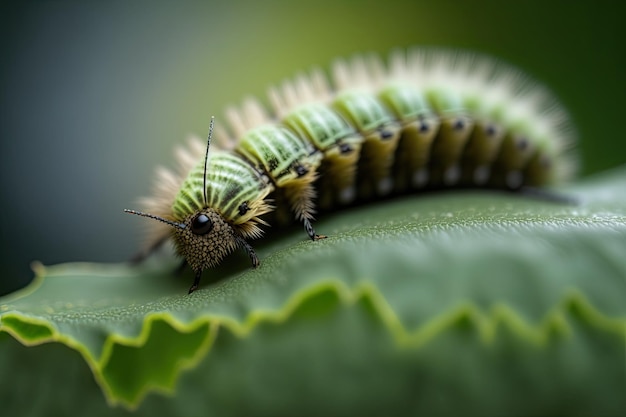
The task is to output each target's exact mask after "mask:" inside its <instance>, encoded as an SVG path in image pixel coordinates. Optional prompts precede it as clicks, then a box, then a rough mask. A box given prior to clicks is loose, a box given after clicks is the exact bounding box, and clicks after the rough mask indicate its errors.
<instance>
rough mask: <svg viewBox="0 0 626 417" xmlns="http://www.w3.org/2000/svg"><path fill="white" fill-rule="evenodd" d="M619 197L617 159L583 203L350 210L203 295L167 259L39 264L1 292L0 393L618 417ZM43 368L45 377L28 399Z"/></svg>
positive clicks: (17, 397) (139, 403)
mask: <svg viewBox="0 0 626 417" xmlns="http://www.w3.org/2000/svg"><path fill="white" fill-rule="evenodd" d="M624 190H626V169H621V170H618V171H615V172H613V173H611V174H608V175H606V176H604V177H603V178H599V179H596V180H592V181H590V182H587V183H583V184H580V185H578V186H575V187H572V188H569V189H564V190H560V192H562V193H568V194H570V195H573V196H575V197H576V198H577V199H578V200H579V204H576V205H566V204H555V203H549V202H546V201H538V200H537V199H531V198H527V197H526V198H525V197H522V196H511V195H504V194H497V193H488V192H478V191H475V192H455V193H446V194H435V193H432V194H426V195H415V196H408V197H403V198H398V199H394V200H391V201H386V202H381V203H379V204H374V205H369V206H365V207H359V208H354V209H349V210H345V211H341V212H338V213H334V214H329V215H325V216H323V217H322V218H321V220H320V221H319V222H317V223H316V228H317V230H319V231H320V232H322V233H324V234H327V235H329V236H330V237H329V238H328V239H326V240H323V241H318V242H310V241H307V240H306V239H305V234H304V233H303V232H302V231H300V230H299V229H297V228H296V229H290V230H287V231H279V232H278V233H276V234H275V236H273V238H271V239H268V240H266V241H265V242H264V243H263V242H259V244H258V245H257V246H258V252H259V255H260V257H261V259H262V266H261V267H260V268H259V269H257V270H252V269H250V267H249V261H248V260H247V259H246V257H245V255H243V254H238V255H235V256H233V257H231V258H230V259H229V260H228V262H226V264H225V265H223V266H221V267H220V268H218V269H216V270H212V271H208V272H206V273H205V277H204V281H203V284H202V285H201V289H200V290H199V291H197V292H195V293H193V294H192V295H187V294H186V288H188V286H189V284H190V282H191V280H192V277H191V276H190V275H188V274H186V275H184V276H183V277H176V276H174V274H173V271H174V269H175V268H176V264H175V262H174V261H173V260H172V259H171V258H170V257H169V256H162V257H154V258H153V259H151V260H150V261H149V262H147V263H146V264H144V265H142V266H141V267H136V268H132V267H129V266H127V265H124V264H120V265H96V264H65V265H57V266H53V267H43V266H41V265H36V266H35V271H36V275H37V278H36V280H35V282H34V283H33V284H32V285H31V286H30V287H29V288H27V289H25V290H24V291H22V292H20V293H16V294H14V295H12V296H8V297H5V298H3V299H0V350H1V352H2V354H1V355H0V358H2V359H0V373H1V374H2V375H3V378H2V380H1V382H0V392H2V394H0V403H1V404H2V406H3V410H7V411H12V413H10V414H16V413H17V412H18V411H22V412H23V411H24V407H25V406H26V407H27V408H28V410H29V411H30V414H32V415H36V414H45V413H50V412H51V410H58V411H59V412H62V411H63V407H64V406H66V407H71V410H72V412H73V413H75V414H79V413H80V411H81V410H83V411H84V412H85V413H87V412H88V413H89V414H90V415H110V414H113V413H116V414H119V413H125V411H124V409H125V408H128V409H135V414H136V413H140V414H141V413H143V414H146V415H148V414H149V415H154V414H155V413H158V414H162V413H163V412H164V410H169V412H166V414H180V415H187V414H189V415H197V414H203V415H210V414H216V415H267V414H272V415H281V414H282V415H294V414H297V415H320V414H333V415H338V414H353V415H363V414H368V415H371V414H392V413H393V414H405V413H406V414H412V413H418V412H421V413H428V414H458V413H463V414H516V415H519V414H543V415H545V414H592V413H593V414H603V413H604V414H618V413H619V412H620V411H624V410H626V402H625V401H626V400H624V398H623V393H624V392H626V372H625V371H626V368H625V366H624V365H625V362H624V355H623V352H624V348H625V344H626V261H625V260H624V254H626V193H624ZM3 332H6V333H8V334H10V335H11V336H12V337H9V336H7V335H5V334H4V333H3ZM16 341H19V342H20V343H21V344H23V345H25V346H31V347H25V346H22V345H20V344H18V343H16ZM67 347H69V348H70V349H67ZM75 352H78V354H79V355H77V354H76V353H75ZM85 364H86V365H87V366H85ZM90 372H91V373H92V374H93V378H95V381H96V383H97V385H98V386H99V387H100V389H101V390H102V392H103V393H104V397H103V396H102V395H101V394H100V393H99V391H100V390H99V389H98V386H97V385H95V384H94V383H93V380H92V379H91V377H90V376H89V375H90ZM4 375H10V377H4ZM59 375H64V377H63V378H61V379H60V378H59ZM37 381H49V384H50V385H49V386H48V387H47V389H46V390H44V391H45V392H44V393H40V394H38V395H37V396H36V398H31V395H30V393H31V391H32V390H31V389H30V387H32V386H33V385H36V384H37ZM61 381H65V382H61ZM26 387H29V389H28V390H26ZM163 394H167V395H163ZM103 398H106V401H107V402H105V401H104V399H103ZM107 403H108V404H109V405H110V406H116V405H117V406H118V407H117V408H108V407H107V405H106V404H107ZM119 405H121V406H123V408H119ZM65 411H66V412H67V409H65Z"/></svg>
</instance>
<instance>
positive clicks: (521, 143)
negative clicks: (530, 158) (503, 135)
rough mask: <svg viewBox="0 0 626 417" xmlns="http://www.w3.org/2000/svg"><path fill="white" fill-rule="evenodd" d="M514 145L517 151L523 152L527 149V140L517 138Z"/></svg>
mask: <svg viewBox="0 0 626 417" xmlns="http://www.w3.org/2000/svg"><path fill="white" fill-rule="evenodd" d="M515 145H516V146H517V149H519V150H520V151H523V150H525V149H527V148H528V139H527V138H525V137H521V138H518V139H517V141H516V143H515Z"/></svg>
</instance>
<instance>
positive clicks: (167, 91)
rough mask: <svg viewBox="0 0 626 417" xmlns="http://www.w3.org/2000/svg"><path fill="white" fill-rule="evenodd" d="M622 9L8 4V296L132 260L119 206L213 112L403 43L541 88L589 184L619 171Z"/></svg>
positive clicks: (3, 216) (1, 93) (1, 35)
mask: <svg viewBox="0 0 626 417" xmlns="http://www.w3.org/2000/svg"><path fill="white" fill-rule="evenodd" d="M623 16H624V14H623V12H622V10H621V6H620V5H619V3H618V2H602V1H593V2H592V1H584V2H583V1H580V2H572V1H545V0H544V1H517V2H504V1H486V0H480V1H458V2H457V1H448V0H446V1H441V0H437V1H399V0H385V1H348V0H344V1H339V0H332V1H329V0H317V1H314V2H296V1H263V2H260V1H257V2H240V1H230V2H222V3H218V2H201V3H185V4H184V5H183V4H179V3H176V4H174V3H162V2H122V1H120V2H102V3H100V4H94V3H83V2H67V1H56V2H30V1H23V2H17V1H15V2H2V3H1V5H0V45H1V46H0V48H1V49H0V50H1V52H2V54H1V55H0V60H1V61H0V62H1V65H0V181H1V183H0V190H1V194H0V199H1V201H0V203H1V204H2V205H1V207H2V209H1V210H0V244H1V251H0V265H1V266H2V274H1V275H0V294H2V293H6V292H9V291H12V290H14V289H17V288H19V287H21V286H24V285H25V284H26V283H27V282H28V281H29V280H30V279H31V275H32V274H31V272H30V269H29V263H30V262H31V261H32V260H40V261H42V262H44V263H45V264H51V263H58V262H64V261H83V260H84V261H106V262H115V261H122V260H125V259H127V258H129V257H130V256H131V255H132V253H133V252H134V251H135V249H136V248H137V247H138V245H139V243H140V240H141V229H142V222H141V221H138V219H137V218H135V217H131V216H128V215H125V214H123V213H122V209H123V208H126V207H135V206H136V204H135V203H134V202H135V200H136V198H137V197H139V196H142V195H146V194H148V193H149V190H150V187H151V176H152V174H153V171H154V167H155V166H156V165H159V164H162V165H168V164H171V163H172V158H171V150H172V148H173V146H174V145H176V144H178V143H181V142H182V141H183V140H184V139H185V137H186V136H187V135H188V134H189V133H194V134H197V135H200V136H204V135H205V132H206V130H207V126H208V122H209V117H210V116H211V115H212V114H214V115H216V116H217V123H220V119H221V116H222V114H223V113H222V111H223V109H224V107H225V106H226V105H228V104H236V103H238V102H240V101H241V99H242V98H243V97H245V96H246V95H257V96H262V95H264V93H265V91H266V88H267V87H268V86H269V85H270V84H273V83H277V82H279V81H281V80H282V79H283V78H285V77H289V76H292V75H293V74H294V73H296V72H297V71H299V70H306V69H309V68H310V67H311V66H313V65H322V66H324V67H327V66H328V64H329V63H330V62H331V61H332V60H333V58H336V57H338V56H346V55H351V54H353V53H356V52H364V51H377V52H380V53H384V54H386V52H387V51H388V50H389V49H391V48H393V47H396V46H410V45H435V46H445V47H459V48H467V49H472V50H476V51H480V52H484V53H488V54H491V55H495V56H497V57H500V58H502V59H504V60H506V61H509V62H510V63H513V64H515V65H517V66H519V67H521V68H524V69H525V70H526V71H527V72H528V73H529V74H531V75H533V76H534V77H536V78H538V79H539V80H541V81H542V82H543V83H545V84H546V85H548V86H549V87H550V88H551V89H552V90H553V91H554V92H555V93H556V95H557V96H559V97H560V98H561V100H562V101H563V103H564V104H565V106H566V107H567V108H568V109H569V110H570V112H571V116H572V118H573V120H574V122H575V124H576V126H577V128H578V132H579V138H580V148H581V154H582V163H583V170H582V174H583V175H588V174H591V173H594V172H598V171H601V170H604V169H607V168H610V167H612V166H616V165H619V164H622V163H624V162H626V141H624V140H623V138H622V137H621V135H620V134H619V132H620V131H621V130H620V129H618V127H619V126H621V122H622V118H623V115H622V111H623V109H624V106H623V104H622V100H623V98H622V96H623V94H624V92H625V88H624V87H625V81H624V76H623V71H624V68H625V65H624V64H626V50H625V48H624V46H623V45H624V44H623V39H624V35H625V34H626V27H625V25H624V24H623V22H622V20H623Z"/></svg>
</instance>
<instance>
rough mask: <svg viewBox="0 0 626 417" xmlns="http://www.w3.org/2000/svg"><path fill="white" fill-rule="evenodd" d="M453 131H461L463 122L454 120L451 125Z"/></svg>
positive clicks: (463, 126) (463, 125)
mask: <svg viewBox="0 0 626 417" xmlns="http://www.w3.org/2000/svg"><path fill="white" fill-rule="evenodd" d="M452 128H453V129H454V130H463V129H464V128H465V121H463V119H456V120H455V121H454V123H453V124H452Z"/></svg>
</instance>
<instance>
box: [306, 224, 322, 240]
mask: <svg viewBox="0 0 626 417" xmlns="http://www.w3.org/2000/svg"><path fill="white" fill-rule="evenodd" d="M303 223H304V230H306V233H307V234H308V235H309V237H310V238H311V240H320V239H326V236H324V235H318V234H317V233H315V229H314V228H313V225H312V224H311V221H310V220H309V219H304V222H303Z"/></svg>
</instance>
